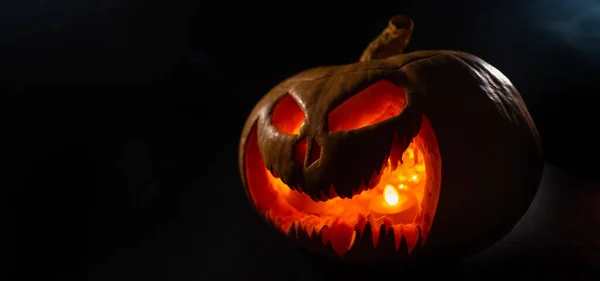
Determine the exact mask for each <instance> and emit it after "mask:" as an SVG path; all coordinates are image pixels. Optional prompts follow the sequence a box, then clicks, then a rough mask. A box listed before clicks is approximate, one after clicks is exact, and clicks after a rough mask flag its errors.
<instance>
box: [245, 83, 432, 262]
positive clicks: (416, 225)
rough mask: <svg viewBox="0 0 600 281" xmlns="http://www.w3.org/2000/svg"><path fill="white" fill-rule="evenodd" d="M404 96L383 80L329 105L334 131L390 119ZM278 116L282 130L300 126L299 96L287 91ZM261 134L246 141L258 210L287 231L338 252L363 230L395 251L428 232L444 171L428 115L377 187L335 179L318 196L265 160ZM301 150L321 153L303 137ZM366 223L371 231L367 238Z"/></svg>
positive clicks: (299, 156) (301, 156) (299, 155)
mask: <svg viewBox="0 0 600 281" xmlns="http://www.w3.org/2000/svg"><path fill="white" fill-rule="evenodd" d="M405 104H406V100H405V93H404V90H403V89H402V88H400V87H397V86H395V85H393V84H391V83H389V82H387V81H382V82H380V83H376V84H374V85H372V86H371V87H369V88H367V89H365V90H364V91H362V92H361V93H359V94H357V95H354V96H353V97H352V98H350V99H348V100H347V101H345V102H344V103H342V104H341V105H340V106H338V107H336V108H335V109H334V110H333V111H331V112H330V113H329V115H328V127H329V131H330V132H333V131H338V130H354V129H359V128H363V127H366V126H370V125H372V124H375V123H378V122H382V121H385V120H386V119H388V118H390V117H394V116H396V115H398V114H400V113H401V111H402V109H403V107H404V106H405ZM272 120H273V125H274V126H275V127H276V128H277V129H278V130H280V131H282V132H285V133H288V134H297V133H298V132H299V131H300V127H301V126H302V124H303V122H304V120H305V118H304V113H303V112H302V110H301V109H300V107H299V106H298V105H297V103H296V102H295V101H294V100H293V98H291V97H290V96H289V95H286V96H284V97H283V98H282V99H281V100H280V101H279V102H278V104H277V105H276V106H275V107H274V109H273V113H272ZM256 134H257V129H256V127H254V128H253V129H252V131H251V133H250V135H249V138H248V140H247V143H246V148H245V169H246V172H245V174H246V179H247V181H246V182H247V188H248V193H249V195H250V197H251V199H252V201H253V203H254V205H255V206H256V208H257V210H258V211H259V212H260V213H262V214H263V215H264V216H265V218H266V219H267V220H268V221H269V222H271V223H272V224H273V225H274V227H276V228H277V229H279V230H280V231H282V232H283V233H286V234H288V236H298V235H299V233H298V232H302V233H301V234H302V235H305V236H308V238H310V239H309V240H310V241H312V242H313V243H314V241H318V242H320V243H322V245H312V246H313V247H312V248H319V246H321V247H323V246H327V245H328V244H329V245H330V247H331V248H332V249H333V250H334V251H335V253H336V254H337V255H339V256H344V255H346V253H347V252H348V251H349V250H351V249H352V248H353V247H354V246H356V245H357V244H358V243H357V239H356V238H357V237H361V238H362V239H361V243H365V241H370V242H371V243H372V245H369V246H371V247H369V248H373V249H377V245H378V242H379V241H378V240H379V238H380V236H382V237H386V238H385V239H390V240H391V239H393V241H392V242H393V244H394V246H395V250H396V251H398V250H399V248H400V245H401V243H402V241H403V240H404V241H405V242H404V243H405V244H406V245H405V247H406V251H407V252H408V253H410V252H412V251H413V249H414V248H415V246H416V245H417V243H419V244H420V243H423V242H424V240H425V239H426V237H427V233H428V232H429V227H430V222H431V218H432V217H433V216H434V215H435V206H436V205H437V202H432V201H434V200H437V198H438V196H437V195H438V194H439V189H440V180H439V179H440V177H441V171H440V157H439V151H438V146H437V142H436V139H435V136H434V133H433V130H432V128H431V125H430V124H429V121H428V120H427V118H426V117H423V120H422V122H421V129H420V131H419V134H418V135H417V136H416V137H415V138H413V140H412V142H411V143H410V145H409V146H408V148H407V149H406V150H405V151H404V152H403V153H402V156H401V159H396V158H393V157H390V158H389V159H388V161H387V163H385V165H384V167H383V168H382V170H381V172H380V174H379V175H380V176H379V177H377V179H376V180H378V182H377V183H375V184H373V186H374V187H373V188H371V189H368V190H367V188H366V187H365V186H362V188H360V189H357V190H356V192H354V193H353V196H352V197H351V198H340V197H338V195H337V194H336V192H335V189H334V188H333V186H332V187H331V189H330V191H329V192H328V194H323V195H322V197H321V198H318V200H317V201H318V202H316V201H315V200H313V198H311V197H309V196H308V195H306V194H304V193H301V192H299V191H296V190H293V189H290V187H288V186H287V185H286V184H285V183H283V182H282V181H281V180H280V179H279V178H278V177H277V175H273V174H272V173H271V172H270V171H269V170H268V169H267V168H266V167H265V164H264V162H263V160H262V156H261V154H260V151H259V146H258V142H257V135H256ZM295 150H296V151H295V152H296V153H295V156H296V157H295V158H296V161H297V162H300V163H304V161H308V165H310V164H312V162H315V161H318V155H315V153H314V152H315V151H317V150H315V149H313V151H312V153H311V154H310V155H307V156H305V155H306V144H303V143H302V142H300V143H298V144H297V145H296V148H295ZM394 161H395V162H396V163H394ZM433 179H437V180H433ZM434 194H435V196H431V195H434ZM329 198H332V199H329ZM424 217H426V218H427V219H425V220H424V219H423V218H424ZM367 227H368V228H369V230H370V231H368V233H369V235H368V236H369V237H366V238H365V234H366V233H367V232H365V228H367ZM382 234H383V235H382ZM390 234H393V235H390ZM308 246H309V247H310V246H311V245H308ZM361 248H364V245H362V246H361Z"/></svg>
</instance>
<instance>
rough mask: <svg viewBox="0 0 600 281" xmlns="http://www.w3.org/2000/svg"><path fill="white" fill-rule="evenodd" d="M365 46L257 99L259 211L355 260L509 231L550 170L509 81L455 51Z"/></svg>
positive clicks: (251, 160) (245, 169) (245, 135)
mask: <svg viewBox="0 0 600 281" xmlns="http://www.w3.org/2000/svg"><path fill="white" fill-rule="evenodd" d="M395 23H397V22H395ZM390 26H394V27H397V24H394V22H393V20H391V21H390ZM398 29H400V28H398ZM406 29H408V31H409V32H408V35H405V36H404V37H403V38H404V39H406V37H407V36H408V37H410V32H411V31H412V22H410V25H408V27H407V28H406ZM384 34H385V32H384ZM379 38H381V36H380V37H379ZM388 41H389V40H388ZM407 41H408V40H406V42H407ZM370 47H372V46H370ZM370 49H376V48H370ZM402 49H403V48H402ZM386 50H389V48H387V49H386ZM400 52H401V50H400ZM379 54H381V52H380V53H379ZM365 57H367V59H364V58H365ZM373 58H376V59H374V60H372V59H373ZM361 60H362V62H359V63H354V64H349V65H343V66H331V67H319V68H315V69H312V70H308V71H304V72H302V73H300V74H297V75H295V76H293V77H291V78H289V79H287V80H285V81H284V82H282V83H281V84H279V85H277V86H276V87H274V88H273V89H272V90H271V91H270V92H269V93H267V95H266V96H265V97H263V98H262V99H261V100H260V101H259V103H258V104H257V105H256V107H255V108H254V109H253V111H252V112H251V114H250V116H249V118H248V120H247V122H246V124H245V126H244V129H243V132H242V137H241V141H240V147H239V166H240V172H241V175H242V180H243V183H244V189H245V191H246V193H247V195H248V197H249V199H250V201H251V202H252V204H253V206H254V207H255V208H256V210H257V211H258V212H259V214H261V215H262V216H263V217H264V218H265V220H266V221H267V222H268V223H269V224H271V225H272V226H273V227H274V228H276V229H278V230H279V231H281V232H282V233H283V234H285V235H286V236H287V237H288V238H289V239H290V240H292V241H295V242H297V243H299V244H301V245H302V246H303V247H305V248H307V249H309V250H311V251H314V252H317V253H320V254H323V255H325V256H329V257H332V258H335V259H339V260H343V261H348V262H359V263H388V262H394V263H396V264H398V263H402V262H408V261H413V260H425V259H429V258H454V257H461V256H465V255H468V254H471V253H474V252H476V251H479V250H481V249H483V248H485V247H487V246H489V245H490V244H492V243H493V242H495V241H497V240H498V239H499V238H501V237H502V236H504V235H505V234H506V233H507V232H508V231H509V230H510V229H511V228H512V227H513V225H514V224H515V223H516V222H517V221H518V220H519V219H520V217H521V216H522V215H523V214H524V213H525V211H526V210H527V208H528V206H529V205H530V203H531V201H532V200H533V197H534V195H535V192H536V190H537V185H538V183H539V180H540V177H541V173H542V170H543V160H542V157H541V145H540V141H539V137H538V133H537V130H536V128H535V125H534V124H533V121H532V119H531V117H530V115H529V113H528V111H527V109H526V106H525V104H524V102H523V100H522V98H521V96H520V94H519V93H518V91H517V90H516V89H515V88H514V87H513V85H512V84H511V82H510V81H509V80H508V79H507V78H506V77H505V76H504V75H503V74H502V73H500V71H498V70H497V69H495V68H494V67H493V66H491V65H489V64H488V63H486V62H484V61H483V60H481V59H479V58H477V57H475V56H473V55H470V54H466V53H462V52H456V51H417V52H412V53H408V54H400V55H394V56H389V55H383V56H378V55H377V54H375V53H372V54H371V55H368V56H365V55H363V59H361ZM411 175H412V176H411ZM407 177H408V178H407ZM411 177H412V178H411ZM403 178H404V179H403ZM417 180H419V181H417ZM389 186H391V187H393V188H391V189H390V187H389ZM390 190H391V191H390ZM388 191H390V192H391V193H389V194H391V195H390V196H391V197H389V198H392V199H393V202H396V205H390V204H392V203H389V202H391V201H388V199H389V198H388V197H386V196H387V195H389V194H388ZM384 197H385V198H384ZM382 198H384V199H385V200H384V199H382ZM399 198H400V199H399ZM394 200H395V201H394ZM398 200H399V201H402V200H404V201H403V202H402V203H398ZM378 202H382V203H378ZM383 202H388V203H383ZM407 202H409V203H410V204H409V203H407ZM411 202H412V203H411ZM403 204H404V205H406V208H405V207H404V206H402V207H401V208H400V209H398V210H400V211H398V212H396V213H394V212H391V213H386V212H387V211H388V209H389V210H391V209H394V208H396V207H398V206H399V205H403ZM409 205H410V206H409ZM382 206H383V207H382ZM386 208H387V209H386Z"/></svg>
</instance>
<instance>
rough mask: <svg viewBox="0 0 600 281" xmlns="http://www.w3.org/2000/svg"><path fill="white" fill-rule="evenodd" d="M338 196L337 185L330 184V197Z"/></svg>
mask: <svg viewBox="0 0 600 281" xmlns="http://www.w3.org/2000/svg"><path fill="white" fill-rule="evenodd" d="M336 197H338V194H337V191H335V186H333V184H332V185H330V186H329V198H336Z"/></svg>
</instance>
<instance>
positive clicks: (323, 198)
mask: <svg viewBox="0 0 600 281" xmlns="http://www.w3.org/2000/svg"><path fill="white" fill-rule="evenodd" d="M321 200H323V202H325V201H327V200H329V197H327V194H325V191H323V190H321Z"/></svg>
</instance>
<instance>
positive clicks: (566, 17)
mask: <svg viewBox="0 0 600 281" xmlns="http://www.w3.org/2000/svg"><path fill="white" fill-rule="evenodd" d="M528 12H529V13H528V14H529V16H530V17H531V19H532V20H533V24H534V25H536V26H538V27H540V28H541V29H542V30H544V31H546V32H548V33H549V34H548V35H549V36H552V37H556V38H555V39H556V40H559V41H562V42H563V43H565V44H567V45H568V46H569V47H571V48H573V49H575V50H577V51H585V52H594V53H599V54H600V1H599V0H576V1H573V0H551V1H549V0H535V2H534V5H532V6H531V10H529V11H528Z"/></svg>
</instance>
